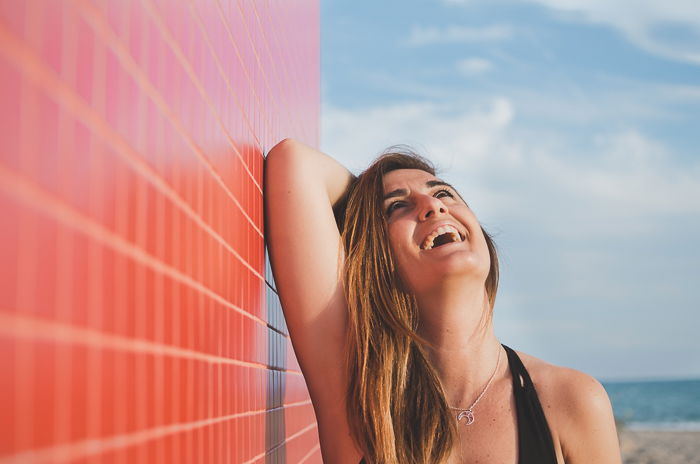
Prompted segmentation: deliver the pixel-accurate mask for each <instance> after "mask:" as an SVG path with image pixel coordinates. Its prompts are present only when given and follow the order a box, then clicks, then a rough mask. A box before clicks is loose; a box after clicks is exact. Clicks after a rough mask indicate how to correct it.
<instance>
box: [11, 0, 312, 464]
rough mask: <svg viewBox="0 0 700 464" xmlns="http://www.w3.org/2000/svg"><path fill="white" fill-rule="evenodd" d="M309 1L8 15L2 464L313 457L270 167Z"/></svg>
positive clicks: (25, 7) (155, 2)
mask: <svg viewBox="0 0 700 464" xmlns="http://www.w3.org/2000/svg"><path fill="white" fill-rule="evenodd" d="M318 8H319V5H318V0H299V1H295V2H291V3H290V2H280V1H272V0H261V1H256V0H211V1H209V0H207V1H203V0H183V1H179V2H172V1H167V0H145V1H138V2H137V1H127V0H124V1H119V2H114V1H108V0H94V1H90V0H73V1H66V2H45V1H41V0H27V1H23V2H17V1H14V0H0V82H2V85H0V100H1V101H2V102H3V105H2V107H1V109H0V144H2V147H1V149H0V212H2V216H3V227H1V228H0V259H1V262H2V266H0V375H2V376H3V379H4V381H3V382H0V410H2V411H3V414H0V464H2V463H10V462H13V463H14V462H86V463H87V462H102V463H105V462H108V463H112V462H114V463H154V462H158V463H177V462H188V463H189V462H207V463H212V462H226V463H231V462H235V463H238V462H241V463H243V462H265V461H271V462H320V452H319V448H318V436H317V429H316V422H315V417H314V413H313V407H312V406H311V403H310V401H309V397H308V391H307V389H306V385H305V383H304V379H303V377H302V376H301V373H300V371H299V366H298V363H297V361H296V358H295V357H294V352H293V349H292V347H291V343H290V342H289V337H288V335H287V333H286V326H285V324H284V319H283V317H282V314H281V310H280V307H279V300H278V299H277V297H276V293H275V291H274V282H272V279H271V276H270V273H269V270H268V269H267V268H266V260H265V253H264V237H263V233H262V231H263V230H264V226H263V207H262V205H263V201H262V188H261V185H262V175H263V172H262V169H263V153H264V151H265V150H267V149H269V148H270V147H271V146H272V145H273V144H274V143H276V142H277V141H279V140H280V139H282V138H283V137H294V138H297V139H300V140H302V141H305V142H306V143H308V144H311V145H317V144H318V137H319V105H320V103H319V93H320V92H319V23H318V21H319V19H318V18H319V14H318Z"/></svg>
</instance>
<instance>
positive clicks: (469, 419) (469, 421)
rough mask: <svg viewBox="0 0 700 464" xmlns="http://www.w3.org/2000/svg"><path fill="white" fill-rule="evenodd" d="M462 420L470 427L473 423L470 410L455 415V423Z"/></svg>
mask: <svg viewBox="0 0 700 464" xmlns="http://www.w3.org/2000/svg"><path fill="white" fill-rule="evenodd" d="M462 419H467V425H472V424H473V423H474V413H473V412H471V410H470V409H465V410H464V411H461V412H460V413H459V414H457V422H459V421H461V420H462Z"/></svg>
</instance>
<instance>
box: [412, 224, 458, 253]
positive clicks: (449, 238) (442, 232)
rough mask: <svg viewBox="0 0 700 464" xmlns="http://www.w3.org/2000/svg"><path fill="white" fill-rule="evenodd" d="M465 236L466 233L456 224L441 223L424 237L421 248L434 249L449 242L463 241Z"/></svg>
mask: <svg viewBox="0 0 700 464" xmlns="http://www.w3.org/2000/svg"><path fill="white" fill-rule="evenodd" d="M465 238H466V234H463V233H461V232H460V231H459V229H457V227H456V226H454V225H452V224H449V223H447V224H439V225H438V226H437V227H435V228H434V229H433V231H432V232H430V233H429V234H428V235H427V236H426V237H425V238H424V239H423V241H422V242H421V245H420V248H421V250H432V249H433V248H438V247H440V246H442V245H446V244H448V243H455V242H462V241H464V239H465Z"/></svg>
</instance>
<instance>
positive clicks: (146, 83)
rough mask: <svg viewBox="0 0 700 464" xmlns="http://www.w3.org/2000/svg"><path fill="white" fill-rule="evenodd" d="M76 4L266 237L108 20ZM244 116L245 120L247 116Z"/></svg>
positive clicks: (242, 210)
mask: <svg viewBox="0 0 700 464" xmlns="http://www.w3.org/2000/svg"><path fill="white" fill-rule="evenodd" d="M74 2H79V4H80V7H81V12H82V13H83V18H84V19H85V20H86V22H87V23H88V24H90V25H91V26H92V29H93V31H94V32H95V33H96V35H98V36H99V37H101V38H102V40H103V41H104V43H105V44H106V45H107V46H108V47H109V48H110V49H111V50H112V51H113V52H114V54H115V56H116V57H117V58H118V59H119V62H120V63H121V64H122V66H124V68H125V69H126V70H127V71H128V73H129V75H130V76H131V77H133V78H134V81H135V82H136V83H137V84H139V87H141V89H142V90H143V91H144V92H145V93H146V94H147V95H148V96H149V97H150V98H151V100H152V101H153V102H154V103H155V105H156V107H157V108H158V109H159V110H160V112H161V113H162V114H163V116H165V117H166V118H167V119H168V120H169V121H170V123H171V124H172V125H173V126H174V128H175V130H176V132H178V133H179V134H180V135H181V136H182V138H183V139H184V140H185V142H186V143H187V145H189V147H190V148H191V149H192V151H193V152H194V154H195V156H196V158H197V159H198V160H199V161H200V162H201V163H202V164H203V165H204V167H205V168H206V169H207V170H208V171H209V172H210V174H211V175H212V177H213V178H214V180H215V181H216V182H217V183H218V184H219V185H220V186H221V187H222V189H223V190H224V191H225V192H226V195H227V196H228V197H229V198H230V199H231V200H232V201H233V202H234V204H235V205H236V206H237V207H238V208H239V209H240V210H241V212H242V213H243V215H244V216H245V217H246V219H247V220H248V222H250V223H251V225H252V226H253V228H255V231H256V232H257V233H258V234H259V235H260V236H262V235H263V233H262V232H261V231H260V229H259V228H258V227H257V225H256V224H255V223H254V222H253V220H252V219H251V218H250V217H249V216H248V214H247V213H246V212H245V210H244V209H243V207H242V206H241V204H240V203H239V202H238V199H237V198H236V197H235V196H234V195H233V193H232V192H231V190H230V189H229V188H228V186H227V185H226V183H225V182H224V180H223V179H222V178H221V175H220V174H219V173H218V171H217V170H216V169H215V168H214V166H213V165H212V163H211V161H210V160H209V158H208V157H207V156H206V154H205V153H204V151H203V150H202V148H201V147H200V146H199V145H198V144H197V143H196V142H195V141H194V140H193V138H192V137H191V136H190V134H189V133H188V132H187V129H185V127H183V124H182V122H181V121H180V120H179V118H178V117H177V116H176V115H175V113H174V112H173V110H172V108H171V107H170V106H169V105H168V103H167V102H166V101H165V99H164V98H163V96H162V95H161V94H160V93H159V92H158V90H157V89H156V88H155V86H154V85H153V83H152V82H151V81H150V80H149V78H148V76H147V75H146V74H145V73H144V71H143V70H142V69H141V67H140V66H139V65H138V63H137V62H136V61H135V60H134V58H133V57H132V56H131V55H130V54H129V52H128V50H126V49H125V48H124V44H123V43H122V42H121V41H120V39H119V37H118V36H117V35H116V33H115V32H114V31H113V30H112V29H111V27H110V26H109V24H108V23H107V21H106V20H105V18H104V16H103V15H101V14H100V12H99V11H98V10H97V9H96V8H95V7H94V6H88V3H86V2H85V1H84V0H74ZM243 116H244V117H245V114H244V115H243ZM246 119H247V118H246ZM232 147H233V150H234V152H235V153H236V156H237V157H238V158H239V160H240V162H241V164H242V165H243V166H244V167H245V170H246V172H247V173H248V174H249V175H250V176H251V179H252V180H253V182H254V183H255V184H256V186H257V187H258V190H260V188H259V185H258V184H257V182H256V180H255V178H254V177H253V175H252V174H251V172H250V171H249V170H248V168H247V166H246V163H245V161H244V160H243V157H242V155H241V154H240V152H239V151H238V148H237V147H236V146H235V144H232Z"/></svg>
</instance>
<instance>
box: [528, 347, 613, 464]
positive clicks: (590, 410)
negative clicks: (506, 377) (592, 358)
mask: <svg viewBox="0 0 700 464" xmlns="http://www.w3.org/2000/svg"><path fill="white" fill-rule="evenodd" d="M518 355H519V356H520V357H521V359H522V361H523V364H525V367H526V368H527V370H528V372H529V373H530V377H531V378H532V381H533V383H534V385H535V389H536V390H537V394H538V397H539V399H540V402H541V403H542V407H543V409H544V411H545V415H546V417H547V421H548V422H549V424H550V428H551V429H552V434H553V435H555V436H556V437H557V439H558V440H559V443H560V444H561V449H562V453H563V455H564V457H565V459H566V462H567V463H568V462H572V463H574V462H586V460H590V459H592V461H588V462H601V463H602V462H619V446H618V441H617V433H616V429H615V419H614V416H613V411H612V405H611V404H610V399H609V397H608V394H607V392H606V391H605V388H604V387H603V385H602V384H601V383H600V382H599V381H598V380H596V379H595V378H594V377H592V376H591V375H588V374H586V373H583V372H581V371H577V370H575V369H570V368H567V367H561V366H556V365H553V364H550V363H547V362H545V361H543V360H541V359H538V358H535V357H534V356H530V355H527V354H523V353H518ZM591 453H593V455H592V454H591ZM584 456H585V457H584ZM594 457H595V459H594Z"/></svg>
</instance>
